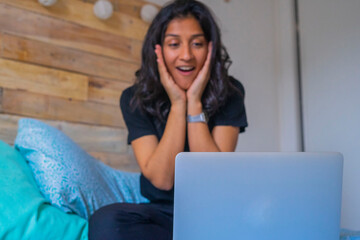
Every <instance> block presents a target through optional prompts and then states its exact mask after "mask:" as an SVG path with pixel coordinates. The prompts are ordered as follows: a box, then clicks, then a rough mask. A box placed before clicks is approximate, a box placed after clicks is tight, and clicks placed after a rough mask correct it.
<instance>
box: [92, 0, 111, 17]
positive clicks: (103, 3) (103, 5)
mask: <svg viewBox="0 0 360 240" xmlns="http://www.w3.org/2000/svg"><path fill="white" fill-rule="evenodd" d="M113 10H114V9H113V5H112V4H111V2H109V1H108V0H98V1H97V2H96V3H95V4H94V14H95V16H96V17H98V18H100V19H102V20H106V19H108V18H110V17H111V15H112V13H113Z"/></svg>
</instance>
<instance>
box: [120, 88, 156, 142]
mask: <svg viewBox="0 0 360 240" xmlns="http://www.w3.org/2000/svg"><path fill="white" fill-rule="evenodd" d="M133 95H134V87H133V86H132V87H129V88H127V89H125V90H124V91H123V93H122V94H121V97H120V108H121V112H122V115H123V118H124V121H125V124H126V127H127V129H128V132H129V133H128V144H130V143H131V142H132V141H133V140H135V139H137V138H139V137H142V136H145V135H156V129H155V127H154V125H153V123H152V121H151V118H150V117H149V116H147V115H146V114H144V113H142V112H141V111H140V110H139V109H138V108H135V109H133V108H132V107H131V106H130V102H131V99H132V97H133Z"/></svg>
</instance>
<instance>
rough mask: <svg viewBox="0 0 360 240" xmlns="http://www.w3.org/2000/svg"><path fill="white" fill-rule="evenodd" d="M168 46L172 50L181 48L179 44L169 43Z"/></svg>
mask: <svg viewBox="0 0 360 240" xmlns="http://www.w3.org/2000/svg"><path fill="white" fill-rule="evenodd" d="M168 46H169V47H171V48H175V47H177V46H179V44H178V43H169V44H168Z"/></svg>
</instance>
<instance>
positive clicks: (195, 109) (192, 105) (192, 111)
mask: <svg viewBox="0 0 360 240" xmlns="http://www.w3.org/2000/svg"><path fill="white" fill-rule="evenodd" d="M202 111H203V109H202V103H201V101H200V100H189V101H188V102H187V114H188V115H198V114H200V113H201V112H202Z"/></svg>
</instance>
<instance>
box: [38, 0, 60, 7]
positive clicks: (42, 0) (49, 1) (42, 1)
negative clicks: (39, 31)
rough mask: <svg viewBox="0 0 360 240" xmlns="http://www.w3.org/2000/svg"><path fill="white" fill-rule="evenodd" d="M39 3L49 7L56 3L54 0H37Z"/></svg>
mask: <svg viewBox="0 0 360 240" xmlns="http://www.w3.org/2000/svg"><path fill="white" fill-rule="evenodd" d="M38 1H39V3H40V4H41V5H43V6H45V7H50V6H52V5H54V4H55V3H56V0H38Z"/></svg>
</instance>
